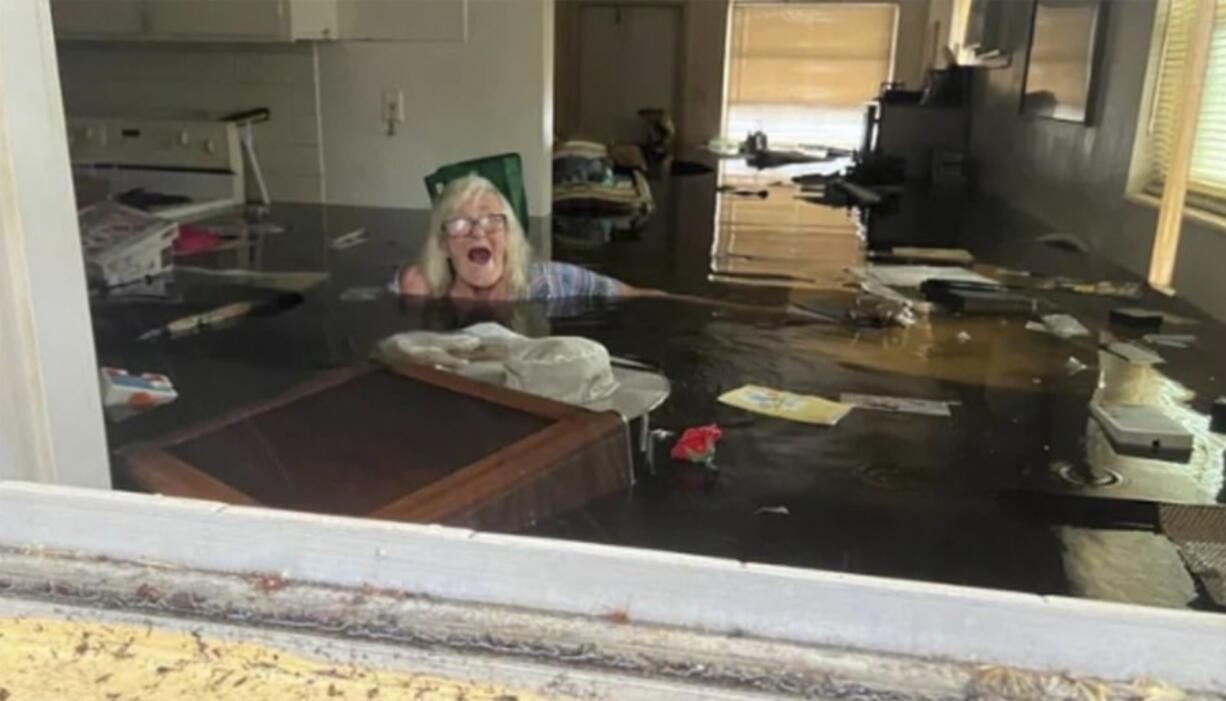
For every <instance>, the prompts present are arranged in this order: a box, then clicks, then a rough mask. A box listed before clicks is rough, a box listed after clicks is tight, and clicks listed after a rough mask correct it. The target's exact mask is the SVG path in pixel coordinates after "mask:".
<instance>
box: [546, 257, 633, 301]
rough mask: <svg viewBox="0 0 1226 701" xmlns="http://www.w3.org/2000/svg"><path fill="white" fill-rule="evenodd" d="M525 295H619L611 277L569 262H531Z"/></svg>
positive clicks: (589, 297) (584, 297)
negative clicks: (527, 288) (526, 293)
mask: <svg viewBox="0 0 1226 701" xmlns="http://www.w3.org/2000/svg"><path fill="white" fill-rule="evenodd" d="M530 275H531V281H530V283H529V284H530V292H529V293H528V298H529V299H561V298H568V297H569V298H576V297H577V298H582V299H596V298H606V297H619V296H621V285H619V284H618V282H617V280H614V279H613V278H611V277H607V276H605V275H601V274H600V273H596V272H592V271H591V270H588V269H587V268H581V267H579V266H577V265H571V264H570V263H558V262H556V261H544V262H539V263H533V264H532V268H531V271H530Z"/></svg>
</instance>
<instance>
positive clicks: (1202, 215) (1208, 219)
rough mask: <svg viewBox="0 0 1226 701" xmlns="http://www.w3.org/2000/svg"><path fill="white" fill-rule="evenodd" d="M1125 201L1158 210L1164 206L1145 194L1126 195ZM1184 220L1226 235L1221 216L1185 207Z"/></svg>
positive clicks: (1225, 226) (1224, 218) (1159, 201)
mask: <svg viewBox="0 0 1226 701" xmlns="http://www.w3.org/2000/svg"><path fill="white" fill-rule="evenodd" d="M1124 199H1125V200H1127V201H1129V202H1132V203H1133V204H1139V205H1142V206H1145V207H1153V208H1154V209H1158V207H1159V206H1160V205H1161V204H1162V200H1161V199H1159V198H1157V197H1154V196H1153V195H1147V194H1145V193H1143V192H1129V193H1126V194H1125V195H1124ZM1183 218H1184V220H1185V221H1186V220H1191V221H1194V222H1196V223H1197V224H1200V225H1202V226H1205V227H1208V228H1210V229H1213V230H1215V231H1218V232H1219V233H1223V234H1226V217H1224V216H1222V215H1220V214H1216V213H1214V212H1208V211H1206V210H1203V209H1196V208H1195V207H1185V208H1184V210H1183Z"/></svg>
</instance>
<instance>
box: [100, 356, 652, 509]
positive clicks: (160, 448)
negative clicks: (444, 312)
mask: <svg viewBox="0 0 1226 701" xmlns="http://www.w3.org/2000/svg"><path fill="white" fill-rule="evenodd" d="M117 462H118V467H119V469H120V470H121V471H122V472H123V473H124V474H125V476H127V477H128V478H130V479H131V480H132V481H133V482H134V483H135V484H136V485H138V486H139V487H141V488H143V489H146V490H149V491H152V492H157V493H161V494H166V495H171V496H181V497H193V498H199V499H210V500H215V501H221V502H225V503H229V504H246V505H263V506H272V507H277V508H284V509H292V510H299V511H311V512H317V513H326V514H338V515H344V516H368V517H372V518H378V519H387V520H392V521H415V522H427V523H443V524H448V525H455V526H467V527H471V528H482V529H491V530H502V531H514V530H518V529H520V528H523V527H525V526H527V525H529V524H532V523H534V522H536V521H538V520H542V519H545V518H547V517H549V516H552V515H554V514H557V513H561V512H564V511H567V510H569V509H572V508H575V507H578V506H580V505H582V504H583V503H585V502H587V501H589V500H590V499H593V498H595V497H598V496H601V495H604V494H609V493H611V492H615V491H618V490H621V489H624V488H626V487H627V486H629V485H630V483H631V481H632V463H631V451H630V439H629V433H628V431H627V427H626V424H625V422H624V421H623V420H622V418H621V417H620V416H618V415H617V414H616V413H614V412H594V411H589V410H586V409H582V408H579V407H575V406H570V405H567V404H562V403H559V402H555V401H552V400H549V399H545V398H543V397H537V396H533V395H529V394H525V393H522V392H517V391H514V390H510V389H507V388H504V387H498V386H495V385H490V384H487V383H483V382H478V381H475V380H470V379H468V378H465V377H461V376H458V375H455V374H451V373H447V372H442V371H439V370H434V369H432V368H428V367H422V366H411V365H402V366H396V367H394V368H390V369H374V368H356V369H344V370H341V371H334V372H329V373H326V374H324V375H322V376H320V377H318V378H316V379H315V380H312V381H310V382H307V383H305V384H303V385H300V386H298V387H296V388H294V389H291V390H290V391H288V392H287V393H285V394H284V395H282V396H280V397H278V398H275V399H272V400H270V401H267V402H263V403H260V404H258V405H255V406H251V407H246V408H243V409H240V410H238V411H235V412H233V413H231V414H229V415H226V416H223V417H221V418H218V419H215V420H212V421H208V422H205V423H203V424H200V425H197V426H195V427H191V428H187V429H185V430H183V431H179V432H176V433H174V434H171V435H169V436H166V437H163V438H161V439H159V440H157V441H155V442H153V443H152V444H147V445H143V446H138V447H135V448H133V449H129V450H125V451H123V452H122V453H120V455H119V456H118V461H117Z"/></svg>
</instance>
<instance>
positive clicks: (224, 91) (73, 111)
mask: <svg viewBox="0 0 1226 701" xmlns="http://www.w3.org/2000/svg"><path fill="white" fill-rule="evenodd" d="M312 50H313V48H312V46H311V45H310V44H293V45H290V44H276V45H266V44H261V45H238V44H222V45H218V44H135V43H106V44H83V43H71V42H67V43H61V44H60V45H59V65H60V82H61V86H62V88H63V93H64V108H65V110H66V112H67V113H68V114H69V115H70V116H78V115H79V116H92V117H153V118H163V117H164V118H173V119H210V118H215V117H218V116H220V115H223V114H227V113H230V112H238V111H240V110H245V109H252V108H255V107H267V108H268V109H269V110H271V112H272V120H271V121H269V122H266V123H264V124H262V125H259V126H257V127H256V151H257V155H258V157H259V159H260V165H261V167H262V170H263V172H264V177H265V179H266V181H267V183H268V188H269V190H270V193H271V195H272V198H273V199H274V200H277V201H282V202H319V201H321V191H322V186H323V173H322V169H321V167H320V153H321V146H320V140H319V113H318V110H317V109H316V99H315V88H316V81H315V63H314V58H313V56H312Z"/></svg>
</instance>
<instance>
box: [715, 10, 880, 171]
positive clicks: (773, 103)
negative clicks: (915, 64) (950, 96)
mask: <svg viewBox="0 0 1226 701" xmlns="http://www.w3.org/2000/svg"><path fill="white" fill-rule="evenodd" d="M895 16H896V6H895V5H893V4H882V3H790V4H774V3H772V4H764V3H748V2H745V3H737V4H735V5H734V6H733V9H732V33H731V40H730V42H729V44H730V45H729V54H728V93H727V113H726V118H725V134H726V135H727V136H728V137H730V138H740V137H743V136H744V135H745V134H746V133H748V132H750V131H755V130H757V129H762V130H764V131H765V132H766V133H767V134H768V135H769V136H770V137H771V139H772V140H774V141H788V142H799V143H817V144H822V145H830V146H843V147H849V148H851V147H855V146H856V145H857V144H858V143H859V141H860V131H861V129H862V125H863V121H864V112H863V110H864V104H865V103H866V102H868V101H869V100H871V99H872V98H874V97H876V95H877V93H878V91H879V89H880V87H881V83H883V82H885V81H887V80H889V79H890V75H891V67H892V63H893V53H894V33H895Z"/></svg>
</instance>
